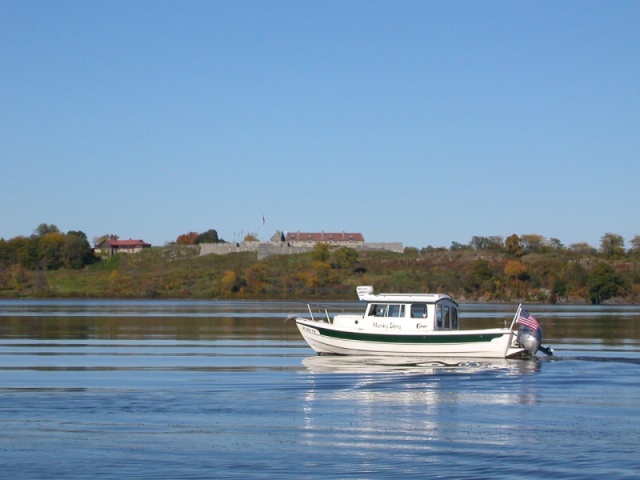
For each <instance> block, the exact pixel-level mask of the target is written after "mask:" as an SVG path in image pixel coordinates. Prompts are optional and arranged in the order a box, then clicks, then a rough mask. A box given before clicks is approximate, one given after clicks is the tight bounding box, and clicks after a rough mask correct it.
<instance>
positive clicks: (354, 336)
mask: <svg viewBox="0 0 640 480" xmlns="http://www.w3.org/2000/svg"><path fill="white" fill-rule="evenodd" d="M313 328H315V329H316V330H318V332H320V334H321V335H324V336H325V337H332V338H339V339H342V340H357V341H361V342H381V343H419V344H425V343H436V344H437V343H442V344H450V343H474V342H490V341H491V340H493V339H495V338H500V337H502V336H503V335H504V334H503V333H474V334H457V335H387V334H380V333H358V332H342V331H338V330H332V329H329V328H322V327H318V326H317V325H313Z"/></svg>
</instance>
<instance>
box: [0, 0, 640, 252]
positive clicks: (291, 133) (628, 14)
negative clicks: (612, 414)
mask: <svg viewBox="0 0 640 480" xmlns="http://www.w3.org/2000/svg"><path fill="white" fill-rule="evenodd" d="M639 24H640V2H638V1H575V2H574V1H456V2H451V1H420V2H417V1H404V2H402V1H400V2H396V1H366V2H365V1H357V2H352V1H343V0H341V1H322V2H311V1H241V2H238V1H159V0H154V1H142V0H141V1H136V2H130V1H110V2H96V1H64V0H61V1H56V2H51V1H28V0H19V1H18V0H5V1H3V2H0V70H1V74H0V112H1V113H0V166H1V173H0V175H1V176H2V179H3V181H2V188H1V189H0V237H2V238H5V239H8V238H12V237H14V236H17V235H29V234H31V233H32V232H33V230H34V229H35V228H36V227H37V226H38V225H39V224H41V223H48V224H55V225H57V226H58V227H59V228H60V229H61V230H62V231H68V230H82V231H84V232H85V233H86V234H87V236H88V237H89V239H90V240H91V239H93V237H96V236H99V235H102V234H105V233H113V234H117V235H119V236H120V238H142V239H144V240H146V241H148V242H150V243H152V244H154V245H163V244H165V243H167V242H170V241H174V240H175V239H176V237H177V236H178V235H180V234H182V233H186V232H189V231H196V232H203V231H206V230H208V229H210V228H215V229H216V230H217V231H218V234H219V235H220V236H221V237H222V238H223V239H225V240H228V241H232V240H234V239H236V240H237V239H239V237H240V235H241V234H243V233H244V234H246V233H247V232H255V233H257V234H258V235H259V236H260V237H261V238H262V239H265V240H266V239H268V238H269V237H270V236H271V235H272V234H273V232H274V231H275V230H282V231H298V230H300V231H325V232H329V231H337V232H341V231H350V232H354V231H357V232H362V233H363V234H364V236H365V238H366V239H367V240H370V241H378V242H384V241H389V242H391V241H400V242H403V243H404V244H405V245H406V246H414V247H418V248H421V247H425V246H428V245H431V246H445V247H449V246H450V245H451V243H452V242H454V241H455V242H459V243H463V244H464V243H468V242H469V241H470V240H471V238H472V237H473V236H475V235H480V236H492V235H499V236H503V237H507V236H509V235H511V234H513V233H516V234H519V235H522V234H540V235H544V236H545V237H547V238H557V239H560V240H561V241H562V242H563V243H564V244H566V245H570V244H572V243H577V242H587V243H589V244H591V245H592V246H599V242H600V238H601V237H602V235H603V234H604V233H607V232H612V233H616V234H618V235H622V236H623V237H624V238H625V240H627V241H629V240H631V238H633V237H634V236H635V235H640V224H639V222H638V216H639V215H638V212H639V211H640V189H639V184H640V182H639V180H640V30H639V29H638V25H639ZM263 215H264V218H265V220H266V223H265V225H264V226H263V225H262V220H261V219H262V216H263ZM627 246H629V245H628V243H627Z"/></svg>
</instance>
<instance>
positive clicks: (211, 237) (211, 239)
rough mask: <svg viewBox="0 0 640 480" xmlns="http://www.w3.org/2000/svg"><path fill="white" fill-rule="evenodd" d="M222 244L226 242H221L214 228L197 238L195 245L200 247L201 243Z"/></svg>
mask: <svg viewBox="0 0 640 480" xmlns="http://www.w3.org/2000/svg"><path fill="white" fill-rule="evenodd" d="M221 242H224V240H220V239H219V238H218V232H217V231H215V230H214V229H213V228H212V229H210V230H207V231H206V232H204V233H201V234H200V235H198V236H197V237H196V238H195V240H194V242H193V243H195V244H196V245H199V244H201V243H221Z"/></svg>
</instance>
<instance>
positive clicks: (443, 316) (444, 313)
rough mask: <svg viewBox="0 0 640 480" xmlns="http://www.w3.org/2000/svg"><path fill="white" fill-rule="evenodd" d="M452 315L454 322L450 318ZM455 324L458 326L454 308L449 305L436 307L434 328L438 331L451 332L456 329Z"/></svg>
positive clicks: (456, 313)
mask: <svg viewBox="0 0 640 480" xmlns="http://www.w3.org/2000/svg"><path fill="white" fill-rule="evenodd" d="M454 315H455V320H452V317H453V316H454ZM454 322H455V323H454ZM454 324H455V326H454ZM457 324H458V312H457V311H456V309H455V308H453V307H450V306H449V305H437V306H436V326H437V328H438V329H442V330H451V328H458V327H457Z"/></svg>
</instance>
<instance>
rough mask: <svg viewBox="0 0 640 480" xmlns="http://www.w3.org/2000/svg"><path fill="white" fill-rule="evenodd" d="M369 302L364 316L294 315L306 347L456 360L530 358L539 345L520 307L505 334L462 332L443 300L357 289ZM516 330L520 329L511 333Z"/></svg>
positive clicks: (533, 323)
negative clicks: (452, 358) (307, 345)
mask: <svg viewBox="0 0 640 480" xmlns="http://www.w3.org/2000/svg"><path fill="white" fill-rule="evenodd" d="M356 291H357V294H358V298H359V299H360V300H362V301H365V302H367V306H366V309H365V311H364V314H362V315H352V314H338V315H334V316H331V315H330V314H329V311H328V309H327V308H324V307H321V308H319V309H315V310H316V313H315V314H314V308H313V305H312V304H308V305H307V309H308V312H309V317H308V318H307V317H306V316H299V315H293V316H290V317H289V318H293V319H295V321H296V324H297V326H298V329H299V330H300V333H301V334H302V336H303V337H304V339H305V340H306V341H307V343H308V344H309V346H310V347H311V348H313V350H315V351H316V352H317V353H319V354H324V355H378V356H388V355H393V356H418V357H457V358H520V357H533V356H535V355H536V352H538V350H540V351H542V352H543V353H546V354H547V355H551V352H552V350H551V349H550V348H545V347H543V346H542V345H541V341H542V332H541V329H540V326H539V325H538V322H537V320H536V319H535V318H534V317H532V316H531V315H529V314H528V313H527V312H526V311H525V310H524V309H523V308H522V306H521V305H520V306H519V307H518V310H517V312H516V314H515V316H514V317H513V321H512V322H511V326H510V327H509V328H506V327H503V328H489V329H480V330H460V320H459V313H458V310H459V305H458V303H456V302H455V301H454V300H453V299H452V298H451V297H450V296H449V295H445V294H432V293H428V294H427V293H425V294H403V293H381V294H377V295H376V294H374V291H373V287H370V286H360V287H357V289H356ZM516 325H518V328H517V329H515V328H514V327H515V326H516Z"/></svg>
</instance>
